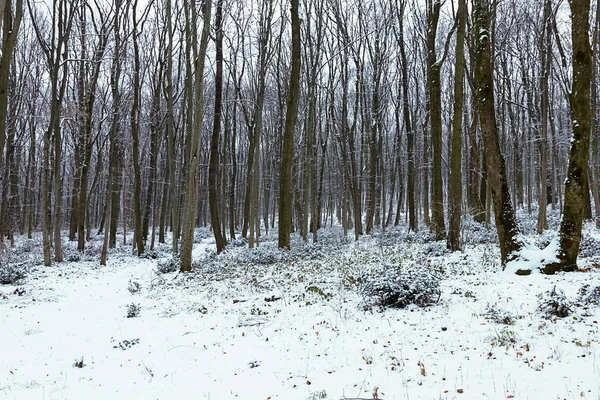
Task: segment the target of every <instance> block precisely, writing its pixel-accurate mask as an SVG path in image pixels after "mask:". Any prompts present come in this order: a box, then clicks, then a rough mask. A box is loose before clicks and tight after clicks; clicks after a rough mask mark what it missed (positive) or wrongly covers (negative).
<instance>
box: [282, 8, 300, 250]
mask: <svg viewBox="0 0 600 400" xmlns="http://www.w3.org/2000/svg"><path fill="white" fill-rule="evenodd" d="M290 3H291V20H292V70H291V73H290V88H289V92H288V96H287V110H286V115H285V129H284V132H283V152H282V158H281V173H280V177H281V178H280V179H281V181H280V183H279V239H278V240H279V243H278V245H279V248H285V249H288V250H289V249H290V234H291V231H292V226H291V224H292V198H291V197H292V196H291V173H292V162H293V151H294V129H295V127H296V118H297V114H298V97H299V92H300V68H301V60H300V15H299V12H298V4H299V0H290Z"/></svg>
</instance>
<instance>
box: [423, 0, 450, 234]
mask: <svg viewBox="0 0 600 400" xmlns="http://www.w3.org/2000/svg"><path fill="white" fill-rule="evenodd" d="M428 3H429V4H428V10H427V89H428V93H429V106H428V109H429V125H430V128H431V130H430V131H431V144H432V146H433V168H432V178H431V179H432V184H433V193H432V195H433V196H432V198H431V223H432V226H431V228H432V229H433V231H434V233H435V239H436V240H443V239H445V238H446V227H445V223H444V192H443V182H442V150H443V149H442V88H441V77H440V70H441V67H442V63H441V62H440V61H438V59H437V54H436V50H435V44H436V42H437V27H438V20H439V16H440V8H441V2H440V1H439V0H429V1H428Z"/></svg>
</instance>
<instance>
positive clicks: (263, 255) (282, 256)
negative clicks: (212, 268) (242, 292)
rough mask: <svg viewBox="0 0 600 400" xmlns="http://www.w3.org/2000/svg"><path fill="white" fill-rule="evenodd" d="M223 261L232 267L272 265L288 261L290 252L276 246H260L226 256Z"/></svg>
mask: <svg viewBox="0 0 600 400" xmlns="http://www.w3.org/2000/svg"><path fill="white" fill-rule="evenodd" d="M225 256H226V259H224V260H223V261H224V262H226V263H228V264H233V265H248V264H250V265H272V264H275V263H278V262H284V261H287V260H289V259H290V252H289V251H287V250H281V249H279V248H277V244H271V243H269V244H261V245H260V246H259V247H255V248H252V249H247V250H242V251H237V252H232V253H231V254H226V255H225Z"/></svg>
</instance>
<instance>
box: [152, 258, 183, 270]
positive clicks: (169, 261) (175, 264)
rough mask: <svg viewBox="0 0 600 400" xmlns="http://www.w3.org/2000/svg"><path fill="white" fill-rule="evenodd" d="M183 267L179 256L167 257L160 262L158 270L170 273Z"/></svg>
mask: <svg viewBox="0 0 600 400" xmlns="http://www.w3.org/2000/svg"><path fill="white" fill-rule="evenodd" d="M180 267H181V261H180V260H179V259H178V258H174V257H171V258H166V259H162V260H160V261H159V262H158V265H157V270H158V272H160V273H161V274H168V273H170V272H175V271H179V268H180Z"/></svg>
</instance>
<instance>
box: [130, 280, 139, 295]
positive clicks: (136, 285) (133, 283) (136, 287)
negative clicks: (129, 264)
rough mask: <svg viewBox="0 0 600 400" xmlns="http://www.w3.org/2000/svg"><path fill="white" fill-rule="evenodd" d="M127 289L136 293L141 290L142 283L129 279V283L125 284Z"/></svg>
mask: <svg viewBox="0 0 600 400" xmlns="http://www.w3.org/2000/svg"><path fill="white" fill-rule="evenodd" d="M127 290H128V291H129V293H131V294H136V293H139V292H140V291H141V290H142V285H140V283H139V282H136V281H132V280H129V285H127Z"/></svg>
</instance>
